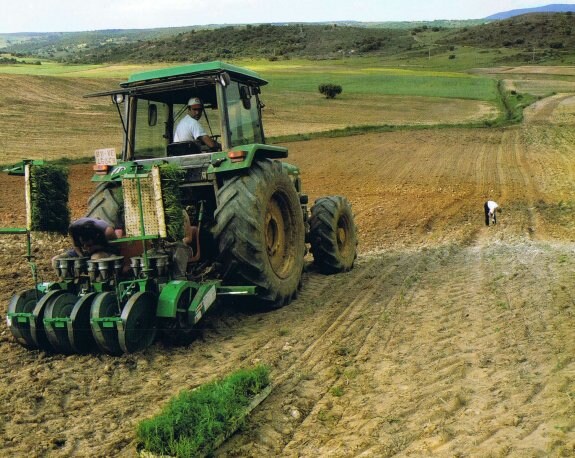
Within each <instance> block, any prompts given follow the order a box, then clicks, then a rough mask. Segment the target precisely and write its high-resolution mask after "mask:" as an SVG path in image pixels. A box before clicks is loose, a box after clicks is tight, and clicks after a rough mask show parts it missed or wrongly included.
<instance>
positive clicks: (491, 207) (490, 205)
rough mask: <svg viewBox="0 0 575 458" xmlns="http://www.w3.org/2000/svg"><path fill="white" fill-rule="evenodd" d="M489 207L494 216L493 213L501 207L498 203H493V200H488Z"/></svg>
mask: <svg viewBox="0 0 575 458" xmlns="http://www.w3.org/2000/svg"><path fill="white" fill-rule="evenodd" d="M487 207H488V208H489V213H491V214H493V212H494V211H495V209H496V208H497V207H499V205H497V202H493V201H492V200H488V201H487Z"/></svg>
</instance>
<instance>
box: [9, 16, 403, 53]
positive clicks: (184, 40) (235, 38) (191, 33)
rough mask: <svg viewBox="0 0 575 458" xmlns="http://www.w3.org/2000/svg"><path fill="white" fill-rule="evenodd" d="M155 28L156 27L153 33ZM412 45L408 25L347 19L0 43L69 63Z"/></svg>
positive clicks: (386, 49) (60, 36) (400, 48)
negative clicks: (376, 24)
mask: <svg viewBox="0 0 575 458" xmlns="http://www.w3.org/2000/svg"><path fill="white" fill-rule="evenodd" d="M159 33H160V32H157V34H159ZM412 45H413V39H412V38H411V36H410V34H409V30H408V29H405V28H397V29H387V28H380V27H357V26H347V25H343V26H341V25H337V24H330V25H301V24H299V25H296V24H293V25H270V24H262V25H256V26H252V25H247V26H226V27H218V28H216V29H208V30H185V31H181V30H173V31H172V33H171V34H168V35H166V36H164V35H155V36H154V35H152V34H150V33H143V32H141V33H140V34H136V32H134V33H132V34H130V33H127V32H125V31H116V32H114V33H110V32H107V31H102V32H99V33H95V32H94V33H87V34H53V35H48V36H44V37H40V38H39V39H35V40H27V41H22V42H20V43H16V44H12V45H10V46H7V47H6V48H4V49H3V51H6V52H10V53H12V54H14V55H16V56H24V55H26V56H34V57H40V58H46V59H54V60H58V61H61V62H69V63H102V62H122V61H132V62H150V61H171V62H177V61H190V60H195V61H200V60H213V59H222V58H225V59H230V58H237V57H283V56H292V57H294V56H299V57H330V56H331V57H333V56H341V55H342V54H343V53H347V54H366V53H374V52H390V50H394V52H401V51H403V50H407V49H409V48H410V47H411V46H412Z"/></svg>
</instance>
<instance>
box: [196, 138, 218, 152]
mask: <svg viewBox="0 0 575 458" xmlns="http://www.w3.org/2000/svg"><path fill="white" fill-rule="evenodd" d="M199 139H200V140H201V141H202V142H203V143H204V145H207V146H209V147H210V149H212V150H220V149H221V146H220V144H219V143H217V142H215V141H214V139H213V138H212V137H210V136H209V135H202V136H201V137H200V138H199Z"/></svg>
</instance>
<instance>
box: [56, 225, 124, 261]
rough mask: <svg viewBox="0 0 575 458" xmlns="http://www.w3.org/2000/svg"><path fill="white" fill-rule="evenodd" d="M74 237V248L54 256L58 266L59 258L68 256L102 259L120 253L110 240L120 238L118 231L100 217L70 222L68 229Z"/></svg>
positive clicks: (72, 237)
mask: <svg viewBox="0 0 575 458" xmlns="http://www.w3.org/2000/svg"><path fill="white" fill-rule="evenodd" d="M68 232H69V234H70V237H71V239H72V248H71V249H69V250H68V251H66V252H65V253H63V254H60V255H57V256H54V257H53V258H52V266H53V267H56V266H57V263H58V259H60V258H66V257H88V258H90V259H102V258H107V257H109V256H113V255H116V254H118V248H117V247H116V246H112V245H111V244H110V243H109V242H110V240H115V239H117V238H118V232H117V231H116V230H115V229H114V228H113V227H112V226H110V225H109V224H108V223H107V222H105V221H103V220H101V219H98V218H87V217H85V218H80V219H78V220H76V221H74V222H73V223H72V224H70V227H69V229H68Z"/></svg>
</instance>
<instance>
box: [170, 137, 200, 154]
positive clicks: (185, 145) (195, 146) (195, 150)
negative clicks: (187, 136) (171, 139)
mask: <svg viewBox="0 0 575 458" xmlns="http://www.w3.org/2000/svg"><path fill="white" fill-rule="evenodd" d="M202 152H203V151H202V145H201V143H200V142H197V141H195V142H194V141H193V142H178V143H170V144H169V145H168V148H167V153H168V156H186V155H188V154H199V153H202Z"/></svg>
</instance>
